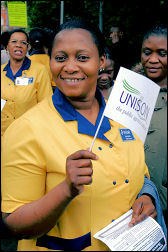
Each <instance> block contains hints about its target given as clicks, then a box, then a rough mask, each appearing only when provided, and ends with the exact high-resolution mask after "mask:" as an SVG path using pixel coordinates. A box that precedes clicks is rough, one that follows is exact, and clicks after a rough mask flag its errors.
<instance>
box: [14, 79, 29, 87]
mask: <svg viewBox="0 0 168 252" xmlns="http://www.w3.org/2000/svg"><path fill="white" fill-rule="evenodd" d="M15 84H16V85H20V86H27V85H28V84H29V78H26V77H17V78H16V81H15Z"/></svg>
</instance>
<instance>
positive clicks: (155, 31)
mask: <svg viewBox="0 0 168 252" xmlns="http://www.w3.org/2000/svg"><path fill="white" fill-rule="evenodd" d="M150 36H164V37H167V26H166V25H165V24H160V25H154V26H153V27H152V28H151V29H149V30H148V31H147V32H146V33H145V35H144V37H143V41H142V44H143V43H144V41H145V40H146V39H148V38H149V37H150Z"/></svg>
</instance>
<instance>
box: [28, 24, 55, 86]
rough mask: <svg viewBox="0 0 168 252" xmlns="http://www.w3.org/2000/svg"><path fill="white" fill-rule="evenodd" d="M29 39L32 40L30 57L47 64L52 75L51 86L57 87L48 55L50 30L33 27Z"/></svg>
mask: <svg viewBox="0 0 168 252" xmlns="http://www.w3.org/2000/svg"><path fill="white" fill-rule="evenodd" d="M29 40H30V50H29V54H30V56H29V59H31V60H32V61H35V62H39V63H41V64H43V65H45V66H46V68H47V71H48V73H49V76H50V81H51V86H52V87H54V88H55V83H54V81H53V78H52V74H51V70H50V63H49V62H50V57H49V55H48V47H47V46H49V42H48V41H50V40H51V37H50V36H49V32H46V31H45V30H44V29H42V28H39V27H36V28H33V29H31V31H30V32H29ZM51 42H52V41H51ZM54 88H53V89H54Z"/></svg>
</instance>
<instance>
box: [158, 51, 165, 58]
mask: <svg viewBox="0 0 168 252" xmlns="http://www.w3.org/2000/svg"><path fill="white" fill-rule="evenodd" d="M159 55H160V56H161V57H166V56H167V52H166V51H160V52H159Z"/></svg>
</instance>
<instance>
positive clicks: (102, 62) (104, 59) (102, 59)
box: [100, 54, 106, 68]
mask: <svg viewBox="0 0 168 252" xmlns="http://www.w3.org/2000/svg"><path fill="white" fill-rule="evenodd" d="M105 65H106V55H105V54H104V55H102V56H101V57H100V68H105Z"/></svg>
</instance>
